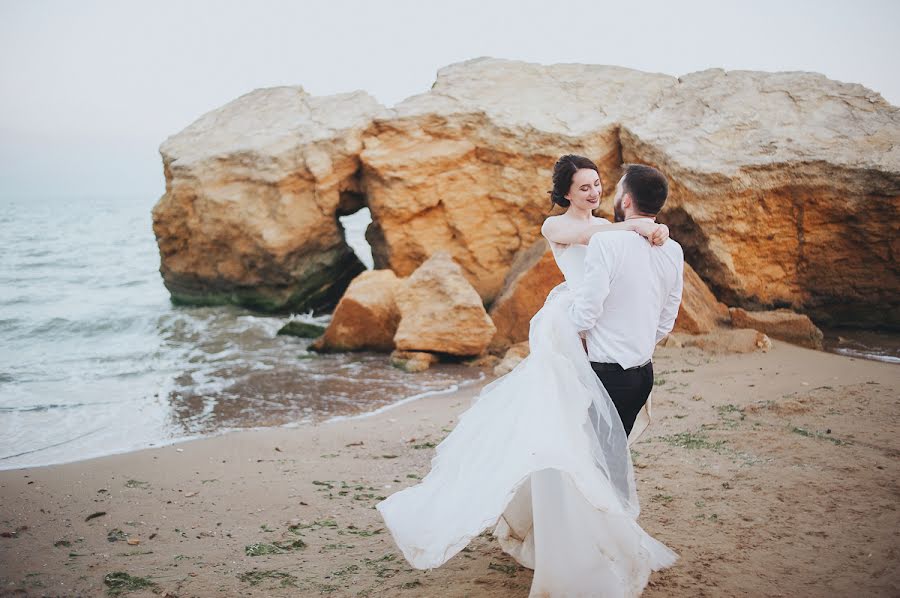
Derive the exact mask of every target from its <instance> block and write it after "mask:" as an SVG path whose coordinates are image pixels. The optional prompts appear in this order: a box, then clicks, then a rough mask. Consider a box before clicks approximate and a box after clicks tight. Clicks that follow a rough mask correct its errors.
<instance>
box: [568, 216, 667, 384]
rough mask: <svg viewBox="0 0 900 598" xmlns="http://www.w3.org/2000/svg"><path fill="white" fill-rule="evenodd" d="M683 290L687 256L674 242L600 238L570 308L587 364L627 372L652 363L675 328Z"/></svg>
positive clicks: (633, 236)
mask: <svg viewBox="0 0 900 598" xmlns="http://www.w3.org/2000/svg"><path fill="white" fill-rule="evenodd" d="M683 285H684V253H683V251H682V249H681V245H679V244H678V243H677V242H675V241H674V240H672V239H669V240H668V241H666V242H665V243H663V244H662V245H660V246H656V247H654V246H652V245H651V244H650V243H649V242H648V241H647V239H645V238H644V237H642V236H640V235H639V234H638V233H636V232H632V231H611V232H601V233H595V234H594V235H593V236H592V237H591V240H590V242H589V243H588V248H587V252H586V255H585V264H584V278H583V279H582V283H581V285H580V286H579V287H577V289H576V292H575V299H574V301H573V302H572V305H571V306H570V308H569V316H570V317H571V319H572V322H574V324H575V327H576V328H577V329H578V331H579V332H580V333H581V334H582V336H583V338H585V340H586V342H587V350H588V359H589V360H590V361H599V362H602V363H618V364H619V365H621V366H622V367H623V368H630V367H634V366H638V365H641V364H643V363H645V362H647V361H648V360H649V359H650V358H651V357H652V356H653V349H654V348H655V347H656V343H658V342H659V341H660V340H661V339H662V338H663V337H664V336H666V335H667V334H668V333H669V332H671V330H672V327H673V326H674V325H675V317H676V316H677V315H678V306H679V305H680V304H681V293H682V287H683Z"/></svg>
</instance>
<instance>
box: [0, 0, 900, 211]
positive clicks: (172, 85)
mask: <svg viewBox="0 0 900 598" xmlns="http://www.w3.org/2000/svg"><path fill="white" fill-rule="evenodd" d="M477 56H493V57H499V58H510V59H516V60H525V61H529V62H538V63H542V64H552V63H556V62H581V63H592V64H615V65H621V66H626V67H631V68H636V69H641V70H646V71H654V72H661V73H668V74H671V75H682V74H685V73H689V72H693V71H697V70H701V69H705V68H710V67H722V68H725V69H753V70H765V71H780V70H811V71H818V72H821V73H824V74H825V75H827V76H829V77H831V78H833V79H838V80H841V81H852V82H857V83H862V84H864V85H866V86H867V87H870V88H872V89H874V90H876V91H878V92H880V93H881V94H882V95H883V96H884V97H885V98H886V99H887V100H888V101H890V102H891V103H893V104H895V105H900V60H898V56H900V2H894V1H890V0H886V1H876V0H869V1H867V0H856V1H852V2H851V1H846V2H837V1H832V0H814V1H796V0H777V1H769V0H765V1H761V0H756V1H753V2H751V1H741V2H736V1H728V0H718V1H713V0H710V1H707V2H700V1H691V2H688V1H684V0H679V1H677V2H676V1H666V0H661V1H656V0H638V1H637V2H635V1H630V0H619V1H617V2H598V1H594V2H587V1H585V2H566V1H564V0H555V1H545V2H534V1H528V0H514V1H513V0H510V1H507V2H500V1H491V0H477V1H468V0H466V1H453V0H441V1H429V0H410V1H405V0H404V1H386V0H385V1H378V0H361V1H358V2H357V1H354V2H351V1H338V0H328V1H325V0H313V1H309V2H305V1H299V0H298V1H294V2H282V1H275V0H254V1H252V2H251V1H245V2H229V1H225V0H213V1H199V0H196V1H191V0H181V1H168V0H152V1H146V2H138V1H125V0H117V1H106V2H99V1H87V0H79V1H77V2H76V1H58V2H56V1H48V0H15V1H14V0H0V85H2V93H0V198H2V197H9V196H28V197H34V198H35V199H38V198H40V197H46V196H49V195H55V196H59V195H62V196H72V197H90V196H91V195H104V196H109V195H114V196H115V195H118V196H122V197H144V198H147V200H148V201H154V200H155V199H156V198H158V197H159V195H161V194H162V192H163V190H164V180H163V175H162V165H161V161H160V157H159V152H158V148H159V144H160V143H161V142H162V141H163V140H164V139H165V138H166V137H167V136H168V135H170V134H173V133H176V132H178V131H179V130H181V129H182V128H184V127H185V126H187V125H188V124H190V123H191V122H192V121H193V120H195V119H196V118H197V117H199V116H200V115H201V114H203V113H205V112H207V111H209V110H212V109H213V108H216V107H218V106H221V105H222V104H225V103H227V102H228V101H230V100H232V99H234V98H236V97H237V96H239V95H241V94H244V93H246V92H248V91H251V90H253V89H256V88H259V87H269V86H274V85H302V86H303V87H304V88H305V89H306V90H307V91H309V92H310V93H313V94H316V95H325V94H332V93H338V92H345V91H352V90H355V89H364V90H366V91H368V92H369V93H371V94H372V95H374V96H375V97H376V98H377V99H378V100H380V101H381V102H382V103H384V104H386V105H392V104H394V103H396V102H398V101H400V100H402V99H403V98H405V97H407V96H410V95H412V94H415V93H420V92H422V91H425V90H427V89H428V88H429V87H430V86H431V83H432V82H433V81H434V77H435V73H436V71H437V69H438V68H440V67H441V66H444V65H447V64H450V63H453V62H458V61H461V60H466V59H469V58H474V57H477Z"/></svg>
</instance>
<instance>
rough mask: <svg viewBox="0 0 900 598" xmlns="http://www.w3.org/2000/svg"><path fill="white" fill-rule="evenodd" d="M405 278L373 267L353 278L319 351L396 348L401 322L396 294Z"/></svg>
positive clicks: (318, 343) (319, 341)
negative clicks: (396, 335)
mask: <svg viewBox="0 0 900 598" xmlns="http://www.w3.org/2000/svg"><path fill="white" fill-rule="evenodd" d="M401 285H402V281H401V280H400V279H399V278H397V276H396V275H395V274H394V273H393V272H391V271H390V270H369V271H366V272H363V273H362V274H360V275H359V276H357V277H356V278H354V279H353V282H351V283H350V286H349V287H347V291H346V292H345V293H344V296H343V297H341V300H340V302H339V303H338V304H337V307H336V308H335V310H334V315H332V317H331V322H329V324H328V328H327V329H326V330H325V334H323V335H322V336H320V337H319V338H318V339H316V340H315V342H313V344H312V345H310V348H311V349H313V350H315V351H322V352H327V351H362V350H367V349H368V350H372V351H384V352H387V351H392V350H393V349H394V334H396V333H397V325H398V324H399V323H400V310H398V309H397V302H396V300H395V295H396V293H397V290H398V289H399V288H400V286H401Z"/></svg>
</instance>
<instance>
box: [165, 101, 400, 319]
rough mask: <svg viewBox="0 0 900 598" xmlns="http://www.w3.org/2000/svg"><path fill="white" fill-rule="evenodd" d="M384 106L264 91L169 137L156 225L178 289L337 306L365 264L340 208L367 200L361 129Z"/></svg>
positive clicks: (297, 305) (237, 299)
mask: <svg viewBox="0 0 900 598" xmlns="http://www.w3.org/2000/svg"><path fill="white" fill-rule="evenodd" d="M382 110H383V108H382V107H381V106H380V105H379V104H378V103H377V102H376V101H375V100H374V99H373V98H371V97H370V96H369V95H367V94H366V93H364V92H354V93H347V94H339V95H335V96H328V97H313V96H310V95H309V94H307V93H306V92H305V91H303V89H302V88H300V87H276V88H272V89H260V90H256V91H254V92H252V93H248V94H246V95H244V96H241V97H240V98H238V99H236V100H234V101H233V102H231V103H229V104H227V105H225V106H223V107H221V108H219V109H217V110H213V111H212V112H210V113H208V114H206V115H204V116H202V117H201V118H200V119H198V120H197V121H196V122H194V123H193V124H192V125H190V126H189V127H188V128H186V129H185V130H183V131H182V132H180V133H178V134H177V135H174V136H172V137H170V138H168V139H167V140H166V141H165V142H164V143H163V144H162V146H161V147H160V153H161V154H162V158H163V168H164V171H165V176H166V192H165V195H163V196H162V198H161V199H160V200H159V202H158V203H157V204H156V206H155V207H154V208H153V231H154V233H155V234H156V239H157V242H158V244H159V252H160V256H161V260H162V265H161V268H160V272H161V273H162V276H163V281H164V282H165V285H166V287H167V288H168V289H169V291H170V293H171V295H172V299H173V300H174V301H177V302H187V303H199V304H211V303H212V304H214V303H226V302H230V303H237V304H241V305H245V306H248V307H253V308H257V309H262V310H286V309H293V310H295V311H305V310H308V309H317V310H321V309H325V308H329V307H333V306H334V305H335V304H336V303H337V300H338V299H339V298H340V296H341V293H343V291H344V289H345V288H346V287H347V285H348V284H349V282H350V280H352V279H353V277H354V276H356V275H357V274H359V273H360V272H361V271H362V270H364V266H363V265H362V263H361V262H360V261H359V260H358V259H357V257H356V255H355V254H354V253H353V252H352V251H351V250H350V248H349V247H348V246H347V244H346V243H345V242H344V238H343V230H342V229H341V227H340V226H339V224H338V221H337V217H338V216H339V215H341V214H344V213H351V212H353V211H355V210H357V209H359V208H360V207H361V206H362V205H363V204H362V196H361V194H360V181H359V179H358V178H357V176H356V175H357V171H358V168H359V153H360V151H361V149H362V133H363V130H364V128H365V127H366V126H368V124H369V123H370V122H371V119H372V117H373V116H375V115H378V114H380V113H381V111H382Z"/></svg>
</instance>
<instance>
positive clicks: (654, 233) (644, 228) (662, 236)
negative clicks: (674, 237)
mask: <svg viewBox="0 0 900 598" xmlns="http://www.w3.org/2000/svg"><path fill="white" fill-rule="evenodd" d="M634 231H635V232H636V233H638V234H639V235H641V236H642V237H646V238H647V240H648V241H649V242H650V243H651V244H653V245H662V244H663V243H665V242H666V241H667V240H668V239H669V227H668V226H666V225H665V224H657V223H656V222H647V221H643V222H637V223H635V225H634Z"/></svg>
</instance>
